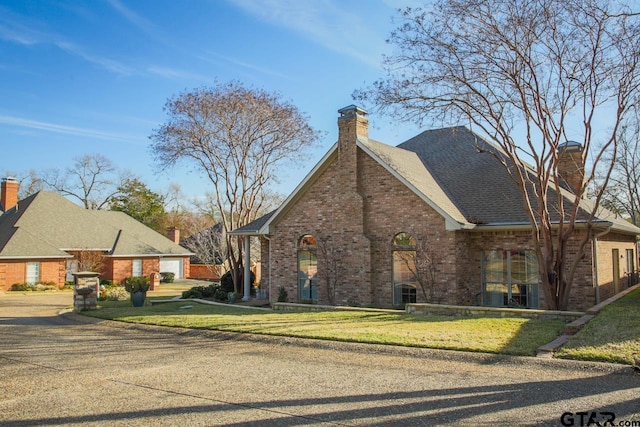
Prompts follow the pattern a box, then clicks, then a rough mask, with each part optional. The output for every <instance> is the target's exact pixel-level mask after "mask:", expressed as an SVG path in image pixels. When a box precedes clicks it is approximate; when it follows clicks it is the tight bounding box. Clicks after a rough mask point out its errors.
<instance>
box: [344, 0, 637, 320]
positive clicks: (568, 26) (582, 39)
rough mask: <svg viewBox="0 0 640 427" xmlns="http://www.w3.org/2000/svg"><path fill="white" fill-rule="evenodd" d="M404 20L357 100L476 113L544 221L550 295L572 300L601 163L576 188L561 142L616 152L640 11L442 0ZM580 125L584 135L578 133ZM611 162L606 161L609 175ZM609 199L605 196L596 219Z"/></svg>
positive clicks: (432, 114) (552, 300)
mask: <svg viewBox="0 0 640 427" xmlns="http://www.w3.org/2000/svg"><path fill="white" fill-rule="evenodd" d="M400 20H401V25H400V26H399V27H398V29H397V30H396V31H394V32H393V33H392V34H391V37H390V42H391V43H392V44H393V45H394V46H395V48H396V51H395V53H394V54H392V55H391V56H389V57H386V58H385V61H384V66H385V69H386V71H387V77H386V78H384V79H382V80H380V81H378V82H376V83H375V84H374V85H373V87H372V88H371V89H369V90H364V91H360V92H357V93H356V94H355V96H356V98H358V99H361V100H372V101H373V102H374V103H375V104H377V105H378V107H379V109H380V110H381V111H382V112H388V113H391V114H394V115H395V116H396V117H398V118H401V119H405V120H416V121H418V123H422V122H423V121H424V120H426V119H430V120H432V121H434V122H435V121H448V122H456V121H463V122H468V123H470V124H471V125H472V126H476V127H477V128H479V129H480V131H482V133H484V134H485V135H486V136H487V138H489V140H490V141H492V142H493V143H494V144H496V145H497V146H499V148H500V149H501V150H502V152H503V153H501V154H499V155H496V156H495V157H496V158H497V159H498V161H500V162H501V163H502V164H503V166H504V167H505V169H506V171H507V172H508V173H509V174H510V176H511V177H512V179H513V180H514V182H515V183H516V185H517V186H518V188H519V189H520V190H521V193H522V195H523V200H524V204H525V206H524V209H525V210H526V212H527V214H528V216H529V219H530V222H531V224H532V232H531V236H532V239H533V242H534V247H535V248H536V253H537V258H538V263H539V267H540V273H541V282H542V289H543V292H544V296H545V300H546V301H548V304H549V306H550V308H559V309H564V308H566V307H567V304H568V300H569V294H570V290H571V286H572V283H573V278H574V274H575V269H576V267H577V265H578V263H579V260H580V258H581V257H582V255H583V254H584V251H585V246H586V244H587V242H588V239H589V237H590V236H589V234H590V231H591V228H592V226H593V224H592V222H591V220H589V218H587V220H586V224H585V233H583V234H582V236H584V238H582V239H581V240H580V242H578V244H579V251H578V253H577V254H576V255H575V256H574V257H573V258H572V259H569V258H568V252H567V245H568V242H569V240H570V239H571V238H572V236H575V233H574V231H575V229H576V220H577V218H578V215H579V212H580V208H579V202H580V200H581V199H582V197H583V196H584V195H585V189H586V186H587V185H588V184H589V182H590V181H591V180H593V172H591V173H590V174H588V176H587V177H586V179H585V181H584V182H583V184H582V185H581V186H579V188H576V189H574V195H568V193H566V192H565V191H562V189H561V185H562V180H561V179H560V178H561V177H560V176H559V173H558V149H559V148H560V147H561V145H562V144H563V143H565V142H567V141H568V140H570V139H571V140H577V141H578V142H580V143H581V144H582V147H583V151H582V155H581V160H579V161H578V163H579V164H578V167H581V168H583V169H588V168H586V161H587V159H593V162H594V164H598V163H599V162H601V161H606V156H605V154H606V153H607V152H608V153H609V158H611V157H615V150H616V148H617V142H618V136H619V131H620V124H621V121H622V119H623V118H624V117H625V115H626V114H627V112H628V110H629V107H630V104H631V102H633V100H634V97H635V96H637V93H638V83H639V73H638V61H639V60H640V26H639V25H638V17H637V16H634V15H633V11H630V10H628V8H626V7H625V6H624V5H620V4H617V3H615V2H610V1H605V0H494V1H476V0H440V1H438V2H437V3H436V4H434V5H433V7H429V8H428V9H426V8H425V9H411V8H408V9H405V10H404V11H403V12H402V13H401V15H400ZM603 118H606V120H603ZM576 127H577V129H576ZM569 129H570V130H571V131H572V132H573V131H577V133H578V134H581V136H578V135H573V134H572V135H571V138H569V136H568V133H569ZM518 134H519V135H518ZM596 138H597V139H599V141H598V140H596ZM530 163H532V164H533V168H531V167H529V166H528V165H529V164H530ZM611 167H612V164H611V163H610V162H609V164H608V165H605V166H604V168H603V170H605V171H606V176H609V173H610V171H611ZM593 170H594V168H592V169H591V171H593ZM604 187H606V179H605V182H604ZM601 197H602V191H599V192H598V193H597V194H595V198H594V202H593V203H592V206H593V210H592V211H591V212H590V214H591V215H590V217H591V219H592V218H593V215H594V213H595V212H596V210H597V209H598V206H599V203H600V200H601ZM587 216H589V215H587Z"/></svg>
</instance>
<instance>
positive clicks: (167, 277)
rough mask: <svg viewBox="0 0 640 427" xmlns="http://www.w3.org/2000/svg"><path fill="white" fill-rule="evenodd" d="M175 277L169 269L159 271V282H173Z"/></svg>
mask: <svg viewBox="0 0 640 427" xmlns="http://www.w3.org/2000/svg"><path fill="white" fill-rule="evenodd" d="M175 277H176V274H175V273H172V272H170V271H165V272H160V283H173V279H174V278H175Z"/></svg>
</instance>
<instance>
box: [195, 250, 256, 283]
mask: <svg viewBox="0 0 640 427" xmlns="http://www.w3.org/2000/svg"><path fill="white" fill-rule="evenodd" d="M265 253H266V252H265ZM189 269H190V270H191V272H190V273H189V278H191V279H209V280H219V279H220V275H219V274H218V273H217V272H216V271H215V269H214V271H211V270H210V269H209V268H208V267H207V266H206V265H204V264H191V265H190V267H189Z"/></svg>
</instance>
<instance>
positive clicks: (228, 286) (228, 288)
mask: <svg viewBox="0 0 640 427" xmlns="http://www.w3.org/2000/svg"><path fill="white" fill-rule="evenodd" d="M249 273H250V274H251V282H250V284H251V285H253V283H254V282H255V281H256V275H255V274H253V271H250V272H249ZM242 287H243V286H241V288H242ZM220 288H221V289H222V290H223V291H225V292H227V293H228V292H235V289H234V287H233V278H232V277H231V270H229V271H227V272H226V273H224V274H223V275H222V277H221V278H220Z"/></svg>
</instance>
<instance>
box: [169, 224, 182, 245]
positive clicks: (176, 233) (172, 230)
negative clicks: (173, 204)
mask: <svg viewBox="0 0 640 427" xmlns="http://www.w3.org/2000/svg"><path fill="white" fill-rule="evenodd" d="M167 237H168V238H169V240H171V241H172V242H173V243H180V230H179V229H178V228H176V227H169V228H167Z"/></svg>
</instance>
